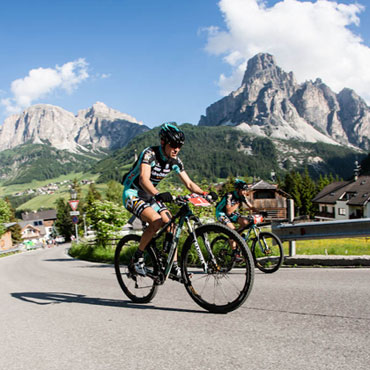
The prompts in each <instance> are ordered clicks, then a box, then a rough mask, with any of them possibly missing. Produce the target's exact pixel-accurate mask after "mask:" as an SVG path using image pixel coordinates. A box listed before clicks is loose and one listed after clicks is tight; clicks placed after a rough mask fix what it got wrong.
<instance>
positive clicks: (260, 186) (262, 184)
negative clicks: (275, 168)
mask: <svg viewBox="0 0 370 370" xmlns="http://www.w3.org/2000/svg"><path fill="white" fill-rule="evenodd" d="M251 189H252V190H257V189H263V190H266V189H271V190H276V189H277V185H273V184H269V183H268V182H266V181H263V180H260V181H258V182H256V183H254V184H252V186H251Z"/></svg>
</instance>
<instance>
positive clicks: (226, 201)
mask: <svg viewBox="0 0 370 370" xmlns="http://www.w3.org/2000/svg"><path fill="white" fill-rule="evenodd" d="M234 189H235V190H233V191H231V192H229V193H226V194H225V195H224V196H223V197H222V199H221V200H220V202H219V203H218V204H217V206H216V219H217V220H218V221H219V222H221V223H222V224H224V225H226V226H228V227H229V228H230V229H233V230H235V226H234V223H238V224H239V225H240V227H243V226H246V225H248V223H249V221H248V219H247V218H246V217H243V216H242V215H241V214H240V213H239V212H238V209H239V207H241V206H242V204H243V203H244V204H245V205H246V206H247V207H248V208H249V209H250V210H252V211H257V209H256V208H254V207H253V205H252V204H251V203H250V201H249V200H248V198H247V196H248V194H249V192H250V188H249V186H248V184H247V183H246V182H245V181H243V180H239V179H236V180H235V183H234ZM231 247H232V249H235V242H233V243H232V244H231Z"/></svg>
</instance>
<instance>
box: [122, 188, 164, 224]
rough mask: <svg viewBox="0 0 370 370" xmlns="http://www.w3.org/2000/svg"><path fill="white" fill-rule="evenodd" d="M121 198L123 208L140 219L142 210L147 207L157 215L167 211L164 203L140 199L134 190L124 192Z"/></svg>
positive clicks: (146, 198) (145, 198)
mask: <svg viewBox="0 0 370 370" xmlns="http://www.w3.org/2000/svg"><path fill="white" fill-rule="evenodd" d="M122 198H123V205H124V206H125V208H126V209H127V210H128V211H129V212H131V213H132V214H134V215H135V216H136V217H138V218H140V216H141V214H142V212H143V211H144V209H145V208H148V207H152V208H153V209H154V210H155V211H156V212H158V213H161V212H162V211H165V210H167V207H166V205H165V204H164V203H162V202H158V201H155V200H154V199H153V198H152V199H148V197H140V195H139V194H138V191H137V190H135V189H127V190H124V191H123V196H122ZM140 219H141V218H140Z"/></svg>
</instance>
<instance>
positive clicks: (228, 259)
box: [211, 235, 235, 271]
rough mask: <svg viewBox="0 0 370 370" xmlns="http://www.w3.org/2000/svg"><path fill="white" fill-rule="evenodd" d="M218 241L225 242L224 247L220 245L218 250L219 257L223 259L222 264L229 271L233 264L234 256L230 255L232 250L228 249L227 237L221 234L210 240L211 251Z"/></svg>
mask: <svg viewBox="0 0 370 370" xmlns="http://www.w3.org/2000/svg"><path fill="white" fill-rule="evenodd" d="M220 242H222V243H225V247H223V248H222V247H221V248H222V250H221V251H220V255H221V256H220V257H222V258H223V259H224V260H225V264H224V266H225V268H226V270H227V271H230V270H231V269H232V268H233V267H234V266H235V258H234V256H233V255H232V251H231V250H230V248H229V245H228V244H229V239H227V238H226V237H225V236H223V235H221V236H217V237H216V238H214V239H213V240H212V242H211V249H212V251H213V250H214V248H215V246H216V245H217V244H218V243H220ZM226 243H227V244H226Z"/></svg>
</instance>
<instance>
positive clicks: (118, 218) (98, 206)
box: [87, 200, 131, 246]
mask: <svg viewBox="0 0 370 370" xmlns="http://www.w3.org/2000/svg"><path fill="white" fill-rule="evenodd" d="M130 216H131V215H130V213H129V212H128V211H126V210H125V209H124V208H123V207H122V206H118V205H117V204H116V203H113V202H109V201H107V200H106V201H99V200H97V201H95V202H93V203H92V205H91V207H90V208H89V209H88V212H87V217H88V219H89V221H90V225H91V226H92V228H93V229H94V230H95V232H96V238H97V241H98V244H101V245H103V246H106V245H107V244H108V242H109V239H110V238H111V237H112V236H113V235H114V234H115V233H116V232H117V231H119V230H121V228H122V226H123V225H125V224H126V223H127V221H128V219H129V217H130Z"/></svg>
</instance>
